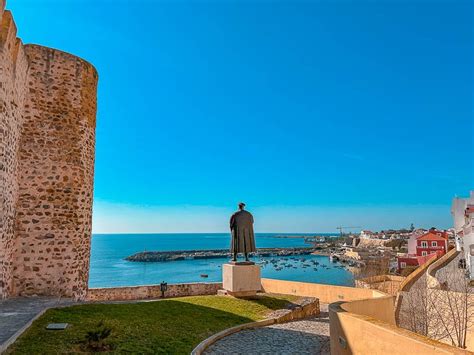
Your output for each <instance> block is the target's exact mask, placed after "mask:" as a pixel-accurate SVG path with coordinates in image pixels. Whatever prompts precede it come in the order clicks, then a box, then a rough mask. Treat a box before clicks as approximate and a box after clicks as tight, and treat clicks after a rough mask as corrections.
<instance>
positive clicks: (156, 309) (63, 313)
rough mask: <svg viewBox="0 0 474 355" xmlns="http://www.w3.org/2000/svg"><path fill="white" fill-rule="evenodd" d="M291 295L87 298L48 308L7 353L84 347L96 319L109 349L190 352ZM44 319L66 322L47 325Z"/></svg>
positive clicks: (63, 351) (75, 350) (283, 304)
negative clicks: (60, 326)
mask: <svg viewBox="0 0 474 355" xmlns="http://www.w3.org/2000/svg"><path fill="white" fill-rule="evenodd" d="M295 299H296V297H294V296H282V295H266V296H260V297H259V298H258V299H255V300H241V299H234V298H230V297H221V296H196V297H184V298H175V299H168V300H163V301H158V302H140V303H129V304H87V305H79V306H72V307H67V308H59V309H51V310H49V311H47V312H46V313H45V314H44V315H43V316H42V317H40V318H39V319H38V320H36V321H35V322H34V323H33V325H32V326H31V327H30V328H29V329H28V331H27V332H25V333H24V334H23V335H22V336H21V337H20V338H19V339H18V340H17V341H16V342H15V344H13V346H12V347H10V348H9V349H8V351H7V354H29V355H33V354H66V353H67V354H71V353H81V352H82V353H87V351H86V348H85V346H84V339H85V336H86V333H87V331H89V330H92V329H96V328H97V325H98V323H99V322H100V321H103V322H104V323H105V325H106V326H108V327H110V328H111V329H112V333H111V335H110V336H109V337H108V338H107V340H106V343H107V344H110V347H111V349H112V350H111V351H110V353H129V354H130V353H135V354H136V353H139V354H189V353H190V352H191V350H192V349H193V348H194V347H195V346H196V345H197V344H199V343H200V342H201V341H202V340H204V339H205V338H207V337H208V336H210V335H212V334H214V333H216V332H219V331H221V330H223V329H225V328H229V327H232V326H234V325H237V324H242V323H247V322H251V321H255V320H260V319H264V318H265V316H266V315H267V314H268V313H269V312H271V311H272V310H276V309H281V308H285V307H286V306H287V305H288V304H289V302H291V301H294V300H295ZM48 323H69V324H70V326H69V328H67V329H66V330H59V331H58V330H56V331H52V330H46V329H45V327H46V325H47V324H48Z"/></svg>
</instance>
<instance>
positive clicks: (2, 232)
mask: <svg viewBox="0 0 474 355" xmlns="http://www.w3.org/2000/svg"><path fill="white" fill-rule="evenodd" d="M0 24H1V26H0V299H1V298H6V297H11V296H18V295H22V296H24V295H33V294H36V295H62V296H66V297H76V298H85V296H86V293H87V282H88V275H89V253H90V236H91V217H92V190H93V174H94V148H95V147H94V145H95V116H96V87H97V78H98V77H97V72H96V71H95V69H94V68H93V66H92V65H91V64H89V63H87V62H85V61H84V60H82V59H80V58H78V57H75V56H73V55H71V54H68V53H64V52H61V51H58V50H54V49H50V48H46V47H42V46H37V45H23V44H22V42H21V40H20V39H18V38H17V37H16V32H17V31H16V27H15V23H14V21H13V18H12V15H11V13H10V12H9V11H7V10H5V0H0Z"/></svg>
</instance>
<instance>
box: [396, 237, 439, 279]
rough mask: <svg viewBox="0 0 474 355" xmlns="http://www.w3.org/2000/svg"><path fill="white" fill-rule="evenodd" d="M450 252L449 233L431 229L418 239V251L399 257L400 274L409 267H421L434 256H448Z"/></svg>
mask: <svg viewBox="0 0 474 355" xmlns="http://www.w3.org/2000/svg"><path fill="white" fill-rule="evenodd" d="M447 250H448V233H446V232H441V231H438V230H436V229H430V230H429V231H428V232H427V233H424V234H422V235H420V236H418V237H417V238H416V250H415V253H413V250H410V252H411V253H412V254H406V255H404V256H399V257H398V258H397V259H398V272H401V270H403V269H404V268H406V267H407V266H419V265H423V264H424V263H425V262H426V261H428V260H429V259H430V258H431V257H432V256H433V254H437V255H438V257H440V256H442V255H444V254H446V252H447Z"/></svg>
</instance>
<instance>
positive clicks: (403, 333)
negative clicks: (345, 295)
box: [329, 298, 472, 355]
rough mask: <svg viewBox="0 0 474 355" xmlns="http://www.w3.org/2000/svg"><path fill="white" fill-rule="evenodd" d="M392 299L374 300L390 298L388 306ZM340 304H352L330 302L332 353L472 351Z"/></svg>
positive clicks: (404, 354) (411, 354)
mask: <svg viewBox="0 0 474 355" xmlns="http://www.w3.org/2000/svg"><path fill="white" fill-rule="evenodd" d="M389 299H390V298H385V299H377V300H375V299H372V300H371V301H378V302H379V306H382V305H383V304H384V303H386V302H387V306H388V303H390V302H393V300H392V301H390V300H389ZM351 303H352V302H351ZM341 305H342V307H344V308H348V309H349V308H350V306H348V305H349V304H348V303H345V304H342V303H341V302H338V303H333V304H331V305H330V306H329V319H330V332H331V355H348V354H361V355H365V354H370V355H378V354H380V355H382V354H383V355H386V354H390V355H415V354H420V355H421V354H426V355H428V354H472V353H470V352H468V351H465V350H461V349H458V348H454V347H452V346H448V345H445V344H442V343H439V342H437V341H433V340H431V339H428V338H425V337H422V336H420V335H418V334H415V333H412V332H410V331H408V330H405V329H401V328H398V327H396V326H394V325H390V324H387V323H385V322H382V321H380V320H376V319H374V318H372V317H369V316H366V315H358V314H355V313H349V312H346V311H345V310H344V309H343V308H342V307H341ZM360 306H362V305H361V304H360V305H358V306H355V308H359V307H360ZM382 316H384V315H383V314H382Z"/></svg>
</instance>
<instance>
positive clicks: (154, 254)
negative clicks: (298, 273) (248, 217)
mask: <svg viewBox="0 0 474 355" xmlns="http://www.w3.org/2000/svg"><path fill="white" fill-rule="evenodd" d="M314 251H315V249H314V248H259V249H258V250H257V252H256V253H250V255H255V256H294V255H309V254H311V253H313V252H314ZM230 257H231V255H230V252H229V250H227V249H214V250H178V251H143V252H140V253H136V254H133V255H131V256H129V257H127V258H125V260H127V261H137V262H159V261H176V260H186V259H216V258H230Z"/></svg>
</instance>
